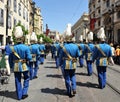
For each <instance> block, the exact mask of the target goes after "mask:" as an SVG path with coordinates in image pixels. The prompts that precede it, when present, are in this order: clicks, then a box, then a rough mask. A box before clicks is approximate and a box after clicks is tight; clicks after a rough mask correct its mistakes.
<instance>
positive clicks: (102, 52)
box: [93, 27, 112, 89]
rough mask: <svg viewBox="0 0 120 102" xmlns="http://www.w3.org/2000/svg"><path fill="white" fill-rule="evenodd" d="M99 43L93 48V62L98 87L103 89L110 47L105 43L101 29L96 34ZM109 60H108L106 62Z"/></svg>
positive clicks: (110, 53)
mask: <svg viewBox="0 0 120 102" xmlns="http://www.w3.org/2000/svg"><path fill="white" fill-rule="evenodd" d="M98 38H99V39H100V43H99V44H98V45H96V46H95V47H94V54H93V62H94V61H95V60H96V68H97V73H98V82H99V87H100V88H101V89H103V88H104V87H105V85H106V68H107V65H108V61H109V60H110V59H111V56H112V50H111V47H110V45H108V44H107V43H106V42H105V38H106V37H105V31H104V28H103V27H101V28H100V30H99V32H98ZM108 59H109V60H108Z"/></svg>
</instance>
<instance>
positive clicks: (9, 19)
mask: <svg viewBox="0 0 120 102" xmlns="http://www.w3.org/2000/svg"><path fill="white" fill-rule="evenodd" d="M11 26H12V24H11V16H10V15H8V28H9V29H11V28H12V27H11Z"/></svg>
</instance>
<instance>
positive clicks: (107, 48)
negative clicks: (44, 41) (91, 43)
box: [93, 43, 112, 66]
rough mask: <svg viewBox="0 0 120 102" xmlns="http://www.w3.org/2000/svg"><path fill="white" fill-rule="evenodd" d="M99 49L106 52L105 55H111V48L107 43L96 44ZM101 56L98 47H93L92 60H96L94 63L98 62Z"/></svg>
mask: <svg viewBox="0 0 120 102" xmlns="http://www.w3.org/2000/svg"><path fill="white" fill-rule="evenodd" d="M98 45H99V47H100V49H101V50H102V51H103V52H104V53H105V54H106V57H111V56H112V50H111V47H110V45H108V44H107V43H102V44H98ZM101 57H103V55H102V54H101V52H100V51H99V50H98V48H96V47H94V53H93V62H94V61H95V60H96V65H97V66H98V64H99V58H101Z"/></svg>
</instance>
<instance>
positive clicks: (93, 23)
mask: <svg viewBox="0 0 120 102" xmlns="http://www.w3.org/2000/svg"><path fill="white" fill-rule="evenodd" d="M95 22H96V18H90V30H91V31H93V30H94V28H95Z"/></svg>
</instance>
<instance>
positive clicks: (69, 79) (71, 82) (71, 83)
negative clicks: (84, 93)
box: [64, 69, 76, 95]
mask: <svg viewBox="0 0 120 102" xmlns="http://www.w3.org/2000/svg"><path fill="white" fill-rule="evenodd" d="M64 75H65V85H66V88H67V93H68V95H71V91H72V90H76V76H75V69H73V70H64Z"/></svg>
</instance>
